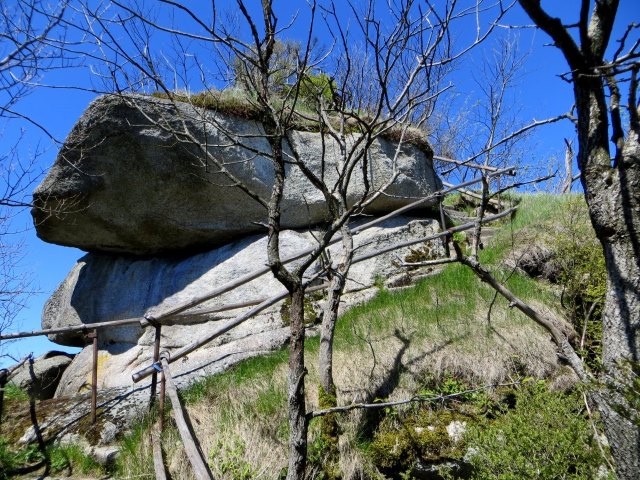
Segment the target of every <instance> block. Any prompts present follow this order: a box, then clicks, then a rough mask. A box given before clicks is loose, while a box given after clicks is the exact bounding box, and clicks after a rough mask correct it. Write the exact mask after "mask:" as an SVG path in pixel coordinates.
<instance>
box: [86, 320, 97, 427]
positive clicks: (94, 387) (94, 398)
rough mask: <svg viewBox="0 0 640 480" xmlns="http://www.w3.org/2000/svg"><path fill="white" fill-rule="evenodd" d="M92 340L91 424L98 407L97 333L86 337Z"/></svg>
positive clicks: (94, 421)
mask: <svg viewBox="0 0 640 480" xmlns="http://www.w3.org/2000/svg"><path fill="white" fill-rule="evenodd" d="M88 337H89V338H91V339H92V340H93V366H92V370H91V423H92V424H95V423H96V417H97V412H96V410H97V406H98V331H97V330H94V331H93V332H91V333H90V334H89V335H88Z"/></svg>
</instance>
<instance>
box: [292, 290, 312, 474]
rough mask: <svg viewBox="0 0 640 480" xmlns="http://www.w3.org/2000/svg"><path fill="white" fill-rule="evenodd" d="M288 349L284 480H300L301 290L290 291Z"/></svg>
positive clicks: (303, 427)
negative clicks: (287, 435)
mask: <svg viewBox="0 0 640 480" xmlns="http://www.w3.org/2000/svg"><path fill="white" fill-rule="evenodd" d="M290 315H291V336H290V340H289V341H290V345H289V393H288V405H289V470H288V472H287V480H303V479H304V474H305V470H306V467H307V428H308V424H307V416H306V413H307V412H306V405H305V397H304V377H305V375H306V373H307V370H306V368H305V366H304V288H303V287H302V285H300V284H297V285H295V286H294V287H293V290H292V291H291V309H290Z"/></svg>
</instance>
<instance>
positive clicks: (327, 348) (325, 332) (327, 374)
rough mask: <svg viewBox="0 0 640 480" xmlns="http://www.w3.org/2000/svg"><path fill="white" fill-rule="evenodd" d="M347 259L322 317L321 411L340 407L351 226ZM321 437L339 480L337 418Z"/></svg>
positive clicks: (328, 467)
mask: <svg viewBox="0 0 640 480" xmlns="http://www.w3.org/2000/svg"><path fill="white" fill-rule="evenodd" d="M341 233H342V246H343V256H342V260H341V262H340V264H339V265H338V267H337V268H336V269H335V271H331V278H330V280H331V283H330V285H329V289H328V292H327V293H328V298H327V302H326V304H325V307H324V312H323V316H322V328H321V330H320V351H319V353H318V365H319V371H320V385H319V387H318V403H319V407H320V409H327V408H333V407H337V406H338V401H337V396H336V386H335V383H334V380H333V339H334V334H335V328H336V323H337V320H338V311H339V309H340V299H341V298H342V292H343V290H344V286H345V283H346V279H347V275H348V273H349V269H350V268H351V262H352V260H353V237H352V236H351V231H350V230H349V227H348V226H347V225H345V226H343V227H342V232H341ZM321 422H322V426H321V434H322V437H323V440H324V444H325V445H326V449H327V451H326V452H325V459H324V462H325V463H324V466H323V468H324V470H325V473H327V475H328V476H329V477H330V478H334V479H338V478H341V476H340V469H339V463H340V450H339V445H338V440H339V438H338V436H339V426H338V421H337V417H336V414H328V415H325V416H323V417H322V419H321Z"/></svg>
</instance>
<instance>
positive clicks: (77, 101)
mask: <svg viewBox="0 0 640 480" xmlns="http://www.w3.org/2000/svg"><path fill="white" fill-rule="evenodd" d="M221 3H225V2H221ZM226 3H229V2H226ZM255 3H257V2H255ZM383 3H384V2H383ZM542 3H543V6H545V7H547V8H549V9H550V11H551V13H553V14H557V15H560V16H561V17H562V18H565V19H570V20H573V21H576V20H577V12H578V8H579V7H578V6H579V3H580V2H579V1H576V0H572V1H561V2H560V1H546V2H545V1H543V2H542ZM280 4H282V5H283V6H284V8H288V9H289V11H284V12H283V13H281V14H280V19H281V23H284V21H285V20H284V19H286V18H288V17H289V16H290V15H291V12H292V10H291V9H292V8H293V7H292V5H296V4H297V2H284V1H280V2H278V1H276V2H275V5H276V9H278V8H279V6H280ZM300 4H302V5H304V3H303V2H300ZM300 11H301V12H304V7H301V8H300ZM304 19H305V15H304V13H303V14H301V15H300V17H299V21H300V25H303V24H304ZM631 21H636V22H638V21H640V2H638V0H622V1H621V6H620V11H619V15H618V19H617V24H616V30H617V31H618V32H620V29H621V28H623V27H624V26H625V25H626V24H627V23H629V22H631ZM502 23H505V24H506V23H509V24H512V25H526V24H529V23H530V22H529V21H528V19H527V18H526V17H525V16H524V14H523V13H522V12H521V11H520V9H519V7H515V8H514V10H513V12H512V13H511V14H510V15H509V16H508V17H507V19H505V21H503V22H502ZM288 33H289V35H287V36H289V37H293V38H295V37H302V36H304V35H305V33H306V32H305V30H304V27H303V26H300V27H295V28H293V29H291V30H290V31H289V32H288ZM453 33H454V35H459V36H460V38H461V39H464V37H465V35H467V34H468V32H464V31H461V32H453ZM517 33H518V35H519V39H520V40H519V41H520V50H521V51H525V52H529V53H528V58H527V61H526V64H525V66H524V70H523V72H522V76H521V78H520V80H519V83H518V85H517V86H516V87H515V88H514V90H513V92H512V95H513V107H514V109H517V110H518V111H519V115H520V116H521V119H522V120H523V121H524V122H527V121H529V120H532V119H534V118H535V119H538V120H540V119H544V118H547V117H550V116H555V115H558V114H561V113H565V112H567V111H568V110H569V108H570V107H571V104H572V95H571V86H570V85H569V84H567V83H566V82H564V81H563V80H561V79H560V78H559V77H558V76H557V75H558V74H560V73H564V72H565V71H566V65H565V63H564V61H563V59H562V58H561V56H560V54H559V52H558V51H557V50H556V49H555V48H553V47H550V46H545V44H546V43H547V42H548V39H547V37H546V36H545V35H544V34H543V33H542V32H535V31H533V30H531V29H518V30H517ZM614 38H617V37H614ZM320 40H321V41H322V38H320ZM490 48H492V44H491V43H490V42H488V43H487V44H486V45H485V46H484V47H483V49H484V50H483V49H478V50H475V51H474V52H473V53H472V55H470V56H469V57H468V58H467V59H466V60H465V61H464V62H463V63H461V64H460V66H459V68H458V70H457V72H456V74H455V75H454V76H453V77H452V78H453V81H454V82H455V87H456V91H457V92H458V95H459V96H458V101H459V102H460V103H464V102H467V104H472V103H473V101H474V98H475V96H476V95H477V93H478V92H477V85H476V84H475V83H474V81H473V76H474V71H477V70H478V68H479V67H480V66H481V64H482V62H484V61H485V59H486V58H488V57H489V56H490ZM487 49H489V50H487ZM43 80H44V82H45V83H48V84H53V85H72V84H73V85H88V84H89V83H90V82H91V81H92V79H91V71H90V70H89V69H87V68H85V69H74V70H68V71H65V70H61V71H58V72H55V74H52V75H49V76H47V77H45V78H44V79H43ZM94 96H95V94H91V93H88V92H83V91H79V90H75V89H74V90H70V89H55V90H53V89H37V90H35V91H34V92H33V93H32V94H31V95H30V96H29V97H27V98H25V99H24V101H23V102H21V103H20V104H19V106H18V107H19V109H20V111H21V112H22V113H24V114H26V115H28V116H30V117H32V118H34V119H36V120H37V121H38V122H40V123H41V124H42V125H44V126H45V127H46V128H47V129H48V130H49V131H50V132H51V133H52V135H53V136H54V137H56V138H58V139H64V138H65V137H66V135H67V134H68V132H69V130H70V129H71V127H72V126H73V124H74V123H75V122H76V120H77V119H78V118H79V117H80V115H81V114H82V112H83V110H84V109H85V108H86V106H87V105H88V103H89V102H90V101H91V99H92V98H93V97H94ZM22 127H25V126H24V125H18V124H16V123H15V122H14V123H11V124H5V128H4V135H3V136H2V137H0V151H5V150H6V149H7V148H8V147H9V146H10V145H12V144H13V143H14V141H15V138H16V135H17V132H18V128H22ZM565 137H566V138H573V137H574V133H573V127H572V126H571V125H570V124H569V123H568V122H564V123H562V124H554V125H552V126H549V127H542V128H540V129H538V130H536V131H535V132H534V134H533V137H532V139H531V140H530V147H529V151H528V155H527V158H526V159H525V162H526V163H529V164H538V165H542V166H543V167H545V166H546V165H547V164H549V163H551V157H553V156H554V155H556V156H561V155H562V154H563V138H565ZM23 143H24V145H23V151H24V152H25V153H26V152H29V151H33V150H35V149H36V148H37V146H38V145H39V146H40V148H46V149H47V151H46V152H45V153H44V154H43V155H42V156H41V157H40V158H39V166H40V167H41V169H42V170H43V171H44V170H46V169H47V168H48V167H49V166H50V165H51V164H52V163H53V161H54V159H55V156H56V153H57V149H58V146H56V145H51V143H50V142H49V141H48V140H47V139H46V138H45V137H43V136H42V135H40V134H39V133H38V132H37V131H34V129H33V128H31V127H29V129H28V135H27V136H26V137H25V139H24V140H23ZM13 225H14V229H18V230H25V233H24V234H23V235H19V236H17V237H14V238H15V239H18V238H20V237H21V238H22V239H23V241H24V245H23V247H22V248H23V252H24V258H23V259H22V261H21V269H22V270H23V271H25V272H29V273H30V274H31V275H32V277H33V279H34V288H35V289H36V290H37V291H38V293H36V294H34V295H33V296H31V298H30V299H29V301H28V303H27V307H26V308H25V309H24V310H22V312H21V313H20V314H19V316H18V322H17V323H16V327H18V328H19V330H33V329H38V328H40V314H41V311H42V308H43V305H44V302H45V301H46V299H47V298H48V297H49V295H50V294H51V293H52V292H53V290H54V289H55V288H56V287H57V285H58V284H59V283H60V282H61V281H62V280H63V279H64V278H65V276H66V275H67V273H68V272H69V271H70V269H71V268H72V267H73V265H74V263H75V262H76V260H78V259H79V258H80V257H81V256H82V255H83V254H84V252H82V251H80V250H77V249H73V248H68V247H60V246H56V245H50V244H46V243H44V242H42V241H40V240H39V239H38V238H37V237H36V235H35V231H34V229H33V227H32V226H31V219H30V215H29V213H28V211H22V212H20V213H19V214H18V215H17V217H16V218H15V220H14V224H13ZM14 330H15V329H14ZM4 348H5V347H3V349H4ZM49 349H66V348H64V347H60V346H57V345H54V344H52V343H51V342H48V341H47V340H46V339H45V338H44V337H35V338H29V339H24V340H21V341H19V342H16V343H13V344H11V345H9V346H7V347H6V350H5V351H7V350H8V351H9V352H11V353H12V354H13V355H15V356H22V355H24V354H26V353H28V352H33V353H34V354H36V355H37V354H40V353H42V352H44V351H46V350H49ZM66 350H72V351H73V349H66ZM6 363H7V361H6V360H3V359H0V366H1V365H3V364H6Z"/></svg>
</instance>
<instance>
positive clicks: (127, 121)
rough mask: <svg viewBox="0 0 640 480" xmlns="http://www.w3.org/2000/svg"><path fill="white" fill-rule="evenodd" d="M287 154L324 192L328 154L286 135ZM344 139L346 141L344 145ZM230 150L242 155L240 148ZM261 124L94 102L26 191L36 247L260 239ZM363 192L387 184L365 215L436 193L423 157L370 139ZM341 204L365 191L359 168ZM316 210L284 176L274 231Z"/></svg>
mask: <svg viewBox="0 0 640 480" xmlns="http://www.w3.org/2000/svg"><path fill="white" fill-rule="evenodd" d="M289 138H290V148H287V149H285V150H286V152H285V153H286V154H287V155H292V150H293V151H295V153H296V155H298V156H299V158H301V159H302V160H303V161H304V163H305V164H306V165H307V166H308V167H309V168H310V169H311V170H312V171H313V172H315V173H316V174H318V175H324V178H325V181H326V183H327V184H328V185H333V184H334V183H335V182H336V181H337V173H336V168H337V165H338V161H339V153H340V150H339V147H338V145H337V144H336V143H335V142H334V141H333V140H332V139H331V138H330V137H329V136H324V138H323V137H322V136H321V135H320V134H318V133H311V132H301V131H292V132H291V133H290V137H289ZM355 140H356V138H355V135H351V137H350V140H349V141H355ZM240 143H241V144H242V145H240ZM269 151H270V149H269V144H268V141H267V139H266V138H265V134H264V130H263V127H262V125H261V124H260V123H258V122H256V121H252V120H245V119H241V118H238V117H234V116H230V115H223V114H220V113H217V112H214V111H212V110H204V109H201V108H196V107H193V106H191V105H189V104H188V103H179V104H177V106H175V105H174V104H172V103H171V102H169V101H168V100H163V99H157V98H153V97H148V96H135V95H131V96H116V95H109V96H103V97H100V98H98V99H96V100H95V101H94V102H93V103H92V104H91V105H90V106H89V107H88V109H87V110H86V112H85V113H84V114H83V116H82V117H81V118H80V120H79V121H78V123H77V124H76V125H75V127H74V128H73V130H72V131H71V133H70V134H69V136H68V138H67V140H66V142H65V144H64V146H63V148H62V149H61V150H60V153H59V155H58V158H57V159H56V162H55V164H54V165H53V167H52V168H51V170H50V172H49V174H48V175H47V177H46V178H45V179H44V181H43V182H42V183H41V184H40V185H39V186H38V188H37V189H36V190H35V192H34V204H35V207H34V209H33V210H32V214H33V217H34V223H35V225H36V231H37V234H38V236H39V237H40V238H41V239H43V240H44V241H47V242H51V243H57V244H60V245H69V246H74V247H78V248H82V249H84V250H87V251H93V252H116V253H124V254H134V255H157V254H167V253H177V252H179V253H180V254H184V253H185V252H186V251H189V252H194V251H203V250H206V249H208V248H211V247H212V246H217V245H222V244H224V243H226V242H228V241H231V240H233V239H237V238H238V236H239V235H244V234H250V233H256V232H260V231H261V229H264V227H263V225H264V224H265V223H266V218H267V215H266V209H265V207H264V205H263V204H261V203H260V201H259V200H258V199H261V200H262V201H264V202H266V201H268V199H269V197H270V194H271V187H272V185H273V181H274V170H273V166H272V163H271V161H270V160H269V157H268V155H267V152H269ZM367 162H368V163H367V176H368V180H369V184H370V186H371V191H375V190H376V189H378V188H380V187H382V186H383V185H386V184H387V183H388V181H389V180H390V179H391V177H392V175H393V174H394V172H395V173H397V178H396V180H395V181H394V182H393V183H392V185H391V186H389V187H388V188H386V189H385V190H384V194H383V195H380V196H379V198H378V199H377V200H376V201H375V202H373V204H372V205H371V206H370V207H369V209H368V211H369V212H370V213H375V212H384V211H389V210H391V209H394V208H397V207H400V206H402V205H405V204H407V203H409V202H411V201H413V200H415V199H416V198H420V197H424V196H426V195H429V194H430V193H433V192H434V191H435V190H437V189H438V188H440V186H441V183H440V181H439V179H438V178H437V176H436V175H435V174H434V171H433V163H432V152H431V151H430V150H429V149H428V148H426V147H424V146H423V147H417V146H414V145H412V144H409V143H407V144H405V145H403V146H402V148H397V145H396V144H394V143H392V142H390V141H387V140H384V139H378V140H376V141H375V142H374V143H373V145H372V146H371V148H370V150H369V151H368V156H367ZM351 185H352V186H351V187H350V189H349V199H350V201H354V200H355V199H357V198H359V197H360V196H361V195H362V194H363V192H364V191H365V190H364V188H365V182H364V181H363V175H362V169H361V168H356V170H355V172H354V174H353V178H352V179H351ZM326 213H327V212H326V203H325V199H324V197H323V196H322V194H321V193H320V192H319V191H318V190H317V189H315V188H314V187H313V186H312V185H311V184H310V182H309V181H308V180H306V178H305V177H304V175H303V174H302V172H301V171H300V169H299V168H297V167H292V166H289V167H288V172H287V182H286V186H285V192H284V198H283V200H282V225H283V227H284V228H302V227H308V226H310V225H315V224H318V223H320V222H322V221H324V220H325V219H326Z"/></svg>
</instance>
